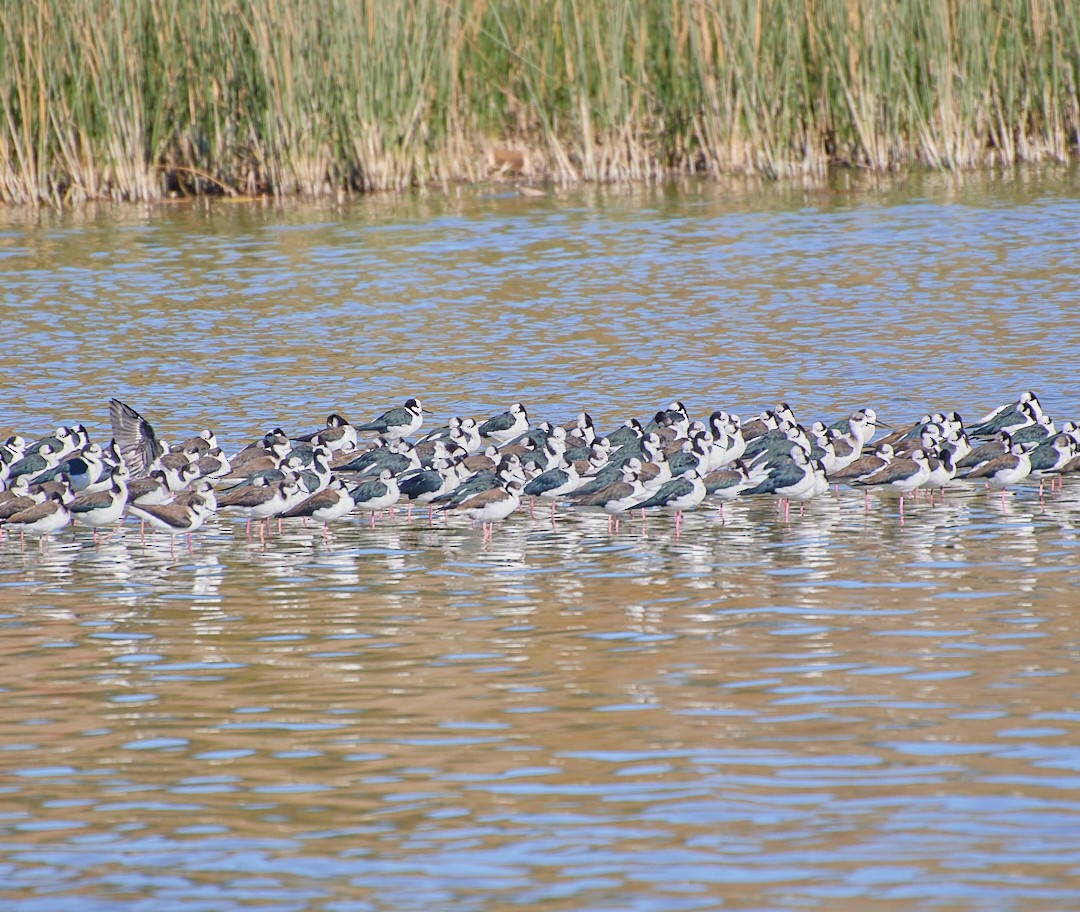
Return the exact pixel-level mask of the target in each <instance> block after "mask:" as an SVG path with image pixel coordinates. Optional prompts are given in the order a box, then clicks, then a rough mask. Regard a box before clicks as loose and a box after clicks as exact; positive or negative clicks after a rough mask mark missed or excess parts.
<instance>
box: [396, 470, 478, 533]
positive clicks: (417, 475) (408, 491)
mask: <svg viewBox="0 0 1080 912" xmlns="http://www.w3.org/2000/svg"><path fill="white" fill-rule="evenodd" d="M467 475H468V471H467V469H466V468H465V465H464V463H463V462H462V461H461V460H457V461H455V462H445V461H444V462H441V463H440V462H437V463H436V464H435V465H434V466H432V468H430V469H417V470H415V471H413V472H409V473H407V474H405V475H402V476H400V477H399V478H398V490H400V491H401V496H402V497H404V498H405V499H406V500H408V502H409V514H408V518H409V519H412V505H413V503H421V504H427V505H428V521H429V522H430V520H431V518H432V514H433V506H432V504H433V502H434V501H435V500H436V499H437V498H439V497H441V496H442V495H444V494H448V493H449V492H451V491H453V490H454V489H455V488H456V487H457V486H458V485H459V484H461V482H462V481H464V480H465V478H466V477H467Z"/></svg>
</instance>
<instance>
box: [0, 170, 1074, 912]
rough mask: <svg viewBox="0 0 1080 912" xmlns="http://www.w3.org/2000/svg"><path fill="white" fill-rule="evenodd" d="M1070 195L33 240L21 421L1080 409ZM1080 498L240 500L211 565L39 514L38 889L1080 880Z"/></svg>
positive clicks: (639, 208)
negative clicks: (443, 509)
mask: <svg viewBox="0 0 1080 912" xmlns="http://www.w3.org/2000/svg"><path fill="white" fill-rule="evenodd" d="M1070 180H1071V178H1070V179H1064V178H1063V179H1062V180H1061V181H1058V182H1053V181H1051V182H1048V183H1044V184H1035V185H1028V186H1024V185H1010V186H1009V187H1008V188H1004V189H1001V190H997V189H995V188H993V187H987V186H982V187H980V188H979V190H978V193H975V192H974V191H971V190H962V191H958V192H955V197H954V198H950V196H949V194H950V193H953V192H954V191H951V190H949V189H948V188H944V189H943V188H942V187H941V186H938V185H934V184H928V185H923V186H918V185H917V186H915V187H914V188H910V187H909V188H908V189H907V190H906V192H905V194H900V193H899V191H898V194H897V195H896V196H888V195H879V196H873V197H859V196H856V197H846V196H845V197H838V198H830V199H828V200H824V201H822V200H819V199H810V198H804V197H802V196H801V195H798V194H796V195H794V196H786V197H780V198H776V197H762V198H760V199H761V200H762V201H763V202H761V204H760V205H759V206H758V207H757V208H755V206H754V205H752V204H751V203H750V202H748V201H741V202H736V203H735V204H734V205H732V204H730V203H729V202H727V201H725V200H723V199H718V198H714V197H712V196H709V195H708V194H707V193H706V192H705V191H704V190H702V191H700V192H696V195H694V194H690V195H671V196H667V195H663V194H657V195H647V196H644V197H641V196H634V197H629V198H618V197H616V198H605V199H594V198H589V197H587V196H577V197H571V198H569V199H567V200H560V201H557V202H552V201H549V202H546V203H542V204H541V206H540V207H539V208H537V207H535V206H532V205H531V202H526V201H522V200H518V199H516V198H514V199H494V200H475V199H471V200H470V199H466V200H463V201H461V202H458V203H454V204H450V203H447V202H445V201H443V202H439V201H429V202H424V203H417V204H415V205H413V206H412V208H409V207H405V208H402V209H397V210H394V211H378V210H371V211H368V210H365V209H364V208H363V206H362V205H360V204H357V208H356V209H355V210H350V211H348V212H339V211H336V210H335V211H328V210H306V209H295V210H285V211H263V210H259V209H247V208H244V209H228V210H227V211H225V212H224V213H222V212H221V211H220V210H214V211H213V212H212V213H203V212H202V211H201V210H200V211H194V210H193V211H183V212H174V213H171V214H170V213H164V214H162V213H160V212H153V213H150V214H147V216H146V217H145V218H142V219H138V218H132V217H131V216H130V214H125V215H122V216H121V217H118V218H111V217H110V218H103V219H100V220H96V221H89V222H87V223H85V224H81V225H75V224H61V225H53V224H45V225H41V226H39V227H37V228H35V229H33V230H23V229H22V228H13V229H11V230H10V231H8V232H7V234H6V235H5V236H4V237H3V238H0V243H2V244H3V245H4V247H3V254H4V257H5V263H6V265H7V266H8V267H10V268H9V269H8V270H7V271H6V272H5V273H4V278H3V280H2V281H3V294H4V298H3V302H4V305H5V307H6V308H7V309H6V311H5V314H6V316H8V318H9V320H8V323H9V325H12V326H14V327H15V329H16V331H17V332H18V333H19V334H20V338H21V339H22V340H23V348H24V350H25V351H27V352H28V353H29V354H28V357H29V363H30V364H33V363H35V362H36V363H37V364H38V365H40V366H39V367H37V368H35V367H32V366H31V367H24V368H22V369H20V370H18V371H17V372H12V371H10V370H9V372H8V374H7V379H6V380H5V381H4V382H5V383H6V384H7V387H6V389H7V393H8V395H6V396H5V398H4V403H3V405H2V406H0V416H3V420H5V421H7V422H9V424H10V427H11V428H12V429H18V430H26V431H35V430H45V429H46V428H47V427H48V426H49V425H50V424H53V423H57V422H60V421H64V420H73V419H74V418H76V417H88V418H91V419H95V420H96V428H92V430H94V429H96V430H97V431H98V433H99V435H100V433H101V431H102V429H103V422H104V420H105V409H104V402H105V400H106V399H107V398H108V396H109V395H113V394H123V395H125V396H128V397H129V398H131V399H132V401H133V402H135V403H136V404H137V405H138V406H140V407H141V408H142V409H143V410H144V411H146V412H147V413H148V414H151V415H153V416H154V417H156V418H157V423H158V425H159V429H160V430H162V432H163V433H165V434H166V436H175V435H179V434H180V433H183V432H184V431H186V430H188V429H189V428H191V427H193V426H197V425H200V424H202V423H205V422H211V421H212V422H213V424H214V426H215V427H217V428H218V429H219V433H220V434H221V436H223V437H225V438H226V439H227V441H228V443H229V444H230V445H231V446H233V447H235V446H237V445H239V443H240V442H241V441H242V440H244V439H247V438H248V437H250V436H253V435H254V434H255V433H256V432H258V431H261V430H264V429H265V428H266V427H267V426H269V425H272V424H277V423H281V422H283V421H285V419H286V418H293V419H295V420H294V421H292V426H294V427H296V428H297V429H299V428H301V427H309V426H310V427H314V426H316V425H317V424H319V423H320V422H321V420H322V418H323V417H325V414H326V412H328V411H329V410H331V409H333V408H339V407H343V406H344V405H346V404H347V405H349V406H350V408H349V409H347V410H346V413H347V414H349V415H350V417H355V418H359V417H365V416H366V415H368V414H369V413H370V414H374V413H375V412H377V411H378V410H379V409H380V408H381V407H382V406H384V405H386V404H389V403H390V402H396V401H397V400H398V399H399V398H401V396H402V394H403V393H404V391H405V390H408V393H409V394H416V395H419V396H421V397H422V398H424V399H425V402H427V401H428V400H431V401H432V402H440V403H443V404H444V405H443V406H441V407H445V408H446V409H447V413H450V412H451V411H455V410H457V409H458V408H459V407H460V410H461V411H462V412H464V413H472V414H476V415H482V414H485V413H490V412H491V411H492V410H494V409H496V408H502V407H504V406H505V404H507V403H508V402H509V401H512V400H513V399H516V398H519V397H522V398H525V399H526V400H527V401H529V402H530V404H532V403H535V405H536V412H537V414H536V417H537V418H540V417H551V418H563V417H567V416H569V415H570V414H572V413H573V412H574V411H576V410H577V409H578V408H580V406H581V405H582V404H584V403H585V402H586V401H587V402H588V404H589V406H590V408H591V409H592V410H593V411H594V412H595V413H596V416H597V417H598V419H600V420H601V421H602V422H603V423H604V424H606V425H610V424H612V423H613V422H614V421H616V420H621V419H622V418H623V417H625V416H626V415H627V414H630V413H632V412H638V413H640V414H644V413H647V412H648V411H649V410H651V409H653V408H655V407H656V406H657V405H659V404H662V403H663V402H665V401H667V400H668V399H670V398H672V396H673V395H682V396H683V398H684V399H686V400H687V401H688V403H689V402H691V401H692V402H693V403H694V405H695V411H697V412H700V411H703V410H706V409H707V408H708V407H711V406H712V405H717V406H731V407H734V408H739V409H743V410H750V409H758V408H761V407H764V406H767V405H771V404H772V403H773V402H774V401H775V400H776V399H779V398H786V399H788V400H789V401H791V402H792V404H793V405H795V407H796V409H797V410H798V411H800V413H810V414H813V415H815V416H816V414H823V415H824V414H840V413H843V412H845V411H847V410H849V409H850V407H851V406H853V405H861V404H874V405H875V406H876V407H878V409H879V411H880V412H883V413H884V414H885V415H886V416H887V417H889V418H893V419H896V420H899V419H901V418H912V417H915V414H916V413H918V412H921V411H923V410H924V409H926V408H936V407H938V406H939V405H941V406H949V405H956V406H957V407H960V408H961V409H962V410H965V411H966V412H968V413H973V412H975V411H977V410H978V409H979V407H983V409H984V410H985V408H988V407H989V406H990V405H992V404H994V402H995V401H997V400H998V399H1003V398H1007V397H1009V396H1012V395H1014V394H1015V393H1016V392H1017V391H1018V390H1019V389H1022V388H1025V387H1027V386H1032V387H1034V388H1036V389H1038V390H1039V391H1040V393H1041V394H1042V396H1043V398H1044V402H1045V403H1046V405H1047V407H1048V408H1049V409H1050V410H1051V412H1052V413H1054V414H1055V416H1057V415H1060V416H1061V417H1070V416H1075V413H1076V411H1077V402H1078V400H1080V397H1078V396H1077V392H1078V391H1077V387H1076V379H1075V370H1074V367H1073V365H1074V363H1075V360H1074V356H1075V354H1076V350H1075V345H1076V342H1075V340H1076V339H1078V338H1080V332H1078V331H1077V330H1078V329H1080V326H1077V322H1076V321H1077V320H1078V319H1080V317H1077V315H1076V314H1075V307H1074V304H1075V301H1074V298H1075V289H1076V288H1077V287H1080V283H1078V282H1077V278H1078V273H1077V266H1076V265H1075V263H1076V261H1075V259H1073V260H1070V259H1069V254H1070V252H1074V250H1075V240H1074V239H1075V237H1076V236H1077V232H1076V229H1077V228H1078V227H1080V207H1077V205H1076V202H1075V194H1074V192H1073V187H1072V184H1071V183H1070ZM440 207H444V208H442V209H440ZM1021 244H1022V247H1023V250H1022V251H1021V250H1020V246H1021ZM826 280H827V281H826ZM800 301H801V302H802V303H801V305H800V307H801V309H798V308H796V305H797V304H799V302H800ZM960 302H963V306H964V307H967V308H971V309H970V310H968V311H963V313H966V314H968V317H967V318H966V319H964V320H960V319H959V318H957V313H958V307H960V306H961V304H960ZM999 302H1001V303H1002V306H1001V307H1000V308H997V307H992V306H991V305H992V304H997V303H999ZM1006 305H1007V306H1006ZM793 308H796V309H794V310H793ZM897 314H898V315H899V318H896V319H894V317H896V315H897ZM672 337H674V338H677V340H678V343H677V344H674V343H670V342H669V341H668V340H669V339H670V338H672ZM898 342H902V343H903V344H904V348H903V351H904V353H905V357H904V358H897V357H895V356H893V355H891V354H889V355H888V357H886V353H889V352H891V350H892V346H894V345H896V344H897V343H898ZM991 343H992V344H991ZM1070 359H1072V360H1070ZM586 395H587V396H588V397H589V398H588V399H586ZM594 403H595V406H594ZM89 423H91V422H88V424H89ZM1078 516H1080V484H1078V483H1076V482H1067V483H1066V485H1065V489H1064V491H1063V492H1062V493H1060V494H1055V495H1054V496H1052V497H1049V496H1048V497H1047V498H1045V500H1044V501H1040V499H1039V497H1038V494H1037V491H1036V489H1035V488H1033V487H1032V488H1024V489H1022V490H1021V491H1020V492H1019V493H1018V494H1017V495H1016V496H1010V497H1009V498H1008V499H1007V502H1006V507H1005V509H1004V510H1003V509H1002V507H1001V503H1000V500H999V499H997V497H996V496H993V497H987V496H986V495H985V494H984V493H983V492H981V491H976V490H973V489H969V488H965V487H963V486H958V487H957V488H956V490H955V491H951V492H950V494H949V496H948V497H947V498H946V501H945V503H944V504H943V505H938V506H934V507H931V506H930V505H929V504H926V503H923V504H921V505H919V506H917V507H914V508H913V509H912V510H911V511H910V512H909V513H908V515H907V517H906V522H905V523H904V525H903V526H902V527H901V526H900V525H899V523H898V522H897V518H896V511H895V501H894V500H887V499H884V498H883V499H881V500H877V501H875V500H873V499H872V501H871V509H870V511H869V512H867V511H865V510H864V508H863V505H862V500H861V498H860V497H859V495H857V494H855V495H853V494H850V493H847V492H844V493H842V495H841V496H840V497H839V498H832V497H830V498H825V499H822V500H820V501H817V502H814V503H812V504H811V505H810V506H809V508H808V511H807V514H806V515H805V516H803V517H793V518H792V522H791V523H790V525H785V524H784V523H783V522H781V521H780V519H779V518H778V517H777V515H776V513H775V512H774V509H773V505H772V504H771V503H769V502H757V501H752V502H747V503H738V504H734V505H731V506H729V507H727V508H726V521H723V522H722V521H721V519H720V517H719V516H718V514H717V513H716V512H715V511H713V510H708V511H705V510H702V511H698V512H697V513H695V514H693V515H691V516H689V517H688V520H687V523H686V525H685V526H684V528H683V531H682V534H681V536H680V537H679V538H677V539H676V538H675V536H674V528H673V525H672V523H671V522H670V521H669V520H668V519H666V518H663V517H656V518H650V519H649V521H648V524H647V525H646V527H645V529H644V531H643V530H642V529H641V526H640V523H639V522H638V521H637V520H634V521H633V522H632V523H631V525H630V526H629V527H627V526H624V527H623V529H622V531H621V532H620V533H619V534H618V535H614V536H613V535H609V534H608V532H607V529H606V523H605V521H604V520H603V518H601V517H595V516H587V515H577V514H568V513H566V512H564V511H560V513H559V515H558V518H557V521H556V526H555V528H554V529H553V528H552V527H551V525H550V523H549V522H548V521H547V518H546V515H544V514H543V512H542V511H538V514H537V516H536V517H535V518H532V517H530V516H529V515H528V514H527V513H525V512H523V513H521V514H518V515H515V516H513V517H511V518H510V519H509V520H507V521H506V522H505V523H504V524H503V526H502V527H501V528H500V529H499V530H498V532H497V534H496V536H495V538H494V540H493V541H492V542H491V543H490V545H488V546H484V545H483V544H482V542H481V536H480V534H479V532H478V531H474V530H472V529H470V528H469V527H468V526H465V525H448V526H447V525H442V524H437V525H436V526H434V527H430V526H429V525H428V524H427V521H426V519H424V518H418V517H417V518H414V519H413V520H412V521H411V522H409V521H406V520H405V518H404V517H403V516H402V515H401V514H399V515H398V516H397V517H396V518H395V519H394V520H392V521H384V522H383V523H381V524H380V525H379V527H377V528H376V529H374V530H373V529H370V528H368V527H367V526H366V525H365V523H364V522H361V521H356V522H346V523H341V524H339V525H337V526H335V527H334V528H333V530H332V533H331V536H330V538H329V540H328V541H324V540H323V538H322V536H321V533H320V531H319V530H318V529H317V528H315V527H304V526H302V525H291V526H286V528H285V531H284V533H283V534H281V535H280V536H279V535H277V534H274V535H273V536H272V537H271V539H270V540H269V541H268V542H267V543H266V544H265V546H258V545H254V546H252V545H249V544H248V543H247V542H246V541H245V538H244V534H243V525H242V523H238V522H233V521H231V520H222V521H217V522H215V523H212V524H211V525H210V527H209V528H208V529H207V530H206V531H205V532H204V533H203V534H200V535H198V536H197V537H196V539H195V542H194V545H193V547H192V550H191V551H190V552H188V551H187V550H186V549H185V548H183V547H180V548H178V549H177V551H176V553H175V555H173V554H172V553H171V551H170V548H169V545H168V543H165V542H162V541H158V540H154V539H149V540H147V541H146V542H145V543H144V542H141V541H140V539H139V536H138V530H137V527H135V526H128V527H125V530H124V532H123V534H122V535H120V536H118V537H116V538H114V539H113V540H111V541H110V542H108V543H106V544H102V545H100V546H98V547H94V546H93V544H92V543H91V542H89V540H88V538H87V537H86V535H85V533H80V534H79V536H78V538H77V539H76V540H74V541H72V539H71V534H70V532H68V533H65V534H64V535H61V536H60V537H59V539H58V540H57V541H56V542H53V543H52V544H51V545H49V546H47V547H46V548H45V549H44V552H43V553H40V554H39V553H38V551H37V550H36V548H35V547H28V548H27V549H26V550H25V551H21V550H20V549H19V547H18V543H17V542H16V541H12V540H9V539H8V538H5V540H4V541H3V543H0V623H2V625H3V635H2V636H0V669H2V671H0V686H2V687H3V689H4V692H3V698H4V707H5V712H4V713H3V714H2V717H0V899H2V900H3V903H2V905H4V908H11V909H13V910H18V912H27V910H34V912H37V910H41V909H49V910H67V909H71V910H80V912H81V910H85V909H98V908H100V909H110V910H112V909H131V910H135V909H139V908H153V909H155V910H159V909H180V908H183V909H185V910H204V909H205V910H221V909H247V908H259V909H274V910H277V909H283V910H284V909H288V910H292V909H318V910H327V912H343V910H349V912H352V910H402V909H417V910H420V909H423V910H429V909H438V908H453V909H477V910H479V909H484V910H487V909H499V908H509V907H514V906H524V907H528V908H533V909H537V910H582V909H597V910H599V909H612V910H613V909H619V910H650V912H651V910H665V912H666V910H681V909H688V910H690V909H693V910H698V909H708V910H711V909H717V908H736V909H773V908H820V909H839V910H856V909H858V910H862V909H866V908H868V907H873V908H883V909H904V910H907V909H912V908H919V909H937V908H941V909H979V910H982V909H1003V908H1008V909H1024V910H1029V909H1033V910H1034V909H1047V910H1050V909H1055V910H1056V909H1063V908H1068V907H1070V906H1071V905H1074V904H1075V897H1076V895H1077V883H1078V882H1080V836H1078V834H1080V802H1078V801H1077V800H1076V794H1077V789H1078V787H1080V779H1078V778H1077V773H1078V770H1080V750H1078V748H1077V744H1078V739H1077V723H1078V722H1080V709H1078V706H1077V701H1078V693H1077V687H1076V667H1077V653H1078V642H1080V637H1078V631H1077V620H1076V618H1077V610H1076V609H1077V605H1078V603H1080V598H1078V592H1080V540H1078V536H1077V532H1076V526H1077V518H1078Z"/></svg>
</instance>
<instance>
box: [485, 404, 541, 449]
mask: <svg viewBox="0 0 1080 912" xmlns="http://www.w3.org/2000/svg"><path fill="white" fill-rule="evenodd" d="M528 429H529V414H528V412H527V411H525V406H524V405H522V404H521V403H520V402H515V403H514V404H513V405H511V406H510V408H509V409H507V410H506V411H505V412H502V413H501V414H499V415H495V416H493V417H491V418H488V420H487V421H485V422H484V423H483V424H481V425H480V427H479V428H477V430H478V431H479V432H480V436H481V437H490V438H491V439H492V440H496V441H498V442H499V443H508V442H509V441H511V440H513V439H514V438H515V437H520V436H521V435H522V434H524V433H525V432H526V431H527V430H528Z"/></svg>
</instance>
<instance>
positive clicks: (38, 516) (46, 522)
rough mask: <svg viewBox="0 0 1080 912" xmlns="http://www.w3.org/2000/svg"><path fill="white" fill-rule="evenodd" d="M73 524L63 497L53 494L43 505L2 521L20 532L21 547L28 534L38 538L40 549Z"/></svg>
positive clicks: (42, 502) (35, 506) (29, 508)
mask: <svg viewBox="0 0 1080 912" xmlns="http://www.w3.org/2000/svg"><path fill="white" fill-rule="evenodd" d="M69 522H71V512H70V510H68V507H67V504H65V503H64V499H63V497H62V496H61V495H60V494H59V493H57V492H53V493H51V494H49V495H48V496H47V497H46V498H45V499H44V500H43V501H41V503H36V504H34V505H33V506H29V507H27V508H26V509H25V510H20V511H19V512H18V513H14V514H12V515H11V516H9V517H7V518H6V519H2V520H0V523H3V524H4V525H5V526H7V527H8V528H9V529H18V530H19V542H20V545H21V543H22V542H23V540H24V536H25V534H26V533H27V532H29V533H30V534H31V535H37V536H38V549H39V550H41V548H42V544H41V543H42V541H43V540H44V539H45V538H47V537H48V536H49V535H51V534H52V533H53V532H56V531H58V530H60V529H62V528H64V526H66V525H67V524H68V523H69Z"/></svg>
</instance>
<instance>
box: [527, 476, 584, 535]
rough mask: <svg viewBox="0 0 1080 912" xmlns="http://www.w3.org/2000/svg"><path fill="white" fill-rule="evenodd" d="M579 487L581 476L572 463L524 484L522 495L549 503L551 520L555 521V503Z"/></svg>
mask: <svg viewBox="0 0 1080 912" xmlns="http://www.w3.org/2000/svg"><path fill="white" fill-rule="evenodd" d="M580 485H581V476H580V475H579V474H578V470H577V467H576V466H575V465H574V463H572V462H571V463H568V464H567V465H565V466H555V467H554V468H551V469H547V470H546V471H544V472H541V473H540V474H539V475H536V476H535V477H533V478H531V479H530V480H529V481H528V482H526V483H525V487H524V488H523V489H522V491H523V493H525V494H526V495H528V496H529V497H540V498H542V499H544V500H549V501H551V519H552V521H553V522H554V520H555V501H556V500H558V499H559V498H560V497H564V496H565V495H567V494H572V493H573V492H574V491H576V490H577V489H578V487H580Z"/></svg>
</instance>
